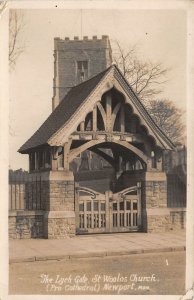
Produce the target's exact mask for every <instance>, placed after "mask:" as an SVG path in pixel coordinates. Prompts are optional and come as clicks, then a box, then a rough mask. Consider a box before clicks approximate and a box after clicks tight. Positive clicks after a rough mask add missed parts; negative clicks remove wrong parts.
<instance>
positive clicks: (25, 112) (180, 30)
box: [9, 9, 187, 170]
mask: <svg viewBox="0 0 194 300" xmlns="http://www.w3.org/2000/svg"><path fill="white" fill-rule="evenodd" d="M18 12H19V13H21V11H19V10H18ZM22 15H23V20H24V24H25V26H24V28H23V30H22V33H21V36H20V42H21V43H23V42H24V43H25V49H24V52H23V53H22V54H21V56H20V57H19V59H18V60H17V63H16V66H15V68H14V70H12V71H11V73H10V106H9V107H10V108H9V120H10V121H9V128H10V138H9V149H10V151H9V161H10V163H9V166H10V168H12V169H19V168H23V169H25V170H28V155H22V154H19V153H18V152H17V150H18V149H19V148H20V146H21V145H22V144H23V143H24V142H25V141H26V140H27V139H28V138H30V137H31V135H32V134H33V133H34V132H35V131H36V130H37V129H38V128H39V127H40V125H41V124H42V123H43V122H44V121H45V119H46V118H47V117H48V115H49V114H50V113H51V110H52V95H53V74H54V58H53V49H54V37H60V38H65V37H69V38H71V39H73V37H74V36H79V38H81V37H82V36H88V37H89V38H92V36H93V35H97V36H98V38H100V37H101V36H102V35H108V36H109V38H110V40H111V41H114V40H117V41H118V42H119V43H120V44H121V45H122V47H123V48H124V49H128V48H129V47H130V46H133V45H135V44H137V47H138V48H137V49H138V50H137V51H138V52H137V53H138V56H139V58H140V59H143V60H145V61H147V60H150V61H152V62H162V63H163V66H164V67H166V68H169V69H170V71H169V73H168V81H167V83H166V84H165V86H164V89H163V93H162V94H161V95H160V98H168V99H170V100H172V101H173V102H174V103H175V104H176V105H177V106H178V107H180V108H181V109H183V110H185V109H186V101H187V99H186V50H187V49H186V39H187V32H186V24H187V23H186V13H185V12H184V11H183V10H165V9H164V10H141V9H138V10H130V9H125V10H123V9H122V10H121V9H116V10H111V9H104V10H96V9H95V10H86V9H84V10H82V12H81V10H80V9H78V10H75V9H74V10H71V9H69V10H64V9H63V10H46V9H42V10H38V9H29V10H22ZM81 15H82V17H81ZM81 20H82V22H81ZM81 24H82V25H81Z"/></svg>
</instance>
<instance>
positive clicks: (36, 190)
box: [9, 173, 44, 210]
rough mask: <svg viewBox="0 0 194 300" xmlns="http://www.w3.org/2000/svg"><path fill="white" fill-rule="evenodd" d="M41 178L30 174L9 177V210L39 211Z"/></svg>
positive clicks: (40, 206) (40, 204) (41, 204)
mask: <svg viewBox="0 0 194 300" xmlns="http://www.w3.org/2000/svg"><path fill="white" fill-rule="evenodd" d="M41 187H42V182H41V176H36V177H34V176H33V175H31V174H28V173H24V174H17V173H16V174H10V175H9V210H41V209H43V208H44V207H43V203H42V192H41V191H42V188H41Z"/></svg>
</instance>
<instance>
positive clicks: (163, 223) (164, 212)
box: [142, 208, 186, 233]
mask: <svg viewBox="0 0 194 300" xmlns="http://www.w3.org/2000/svg"><path fill="white" fill-rule="evenodd" d="M142 222H143V224H146V227H144V231H145V232H149V233H151V232H152V233H160V232H167V231H170V230H175V231H176V230H180V229H185V227H186V209H185V208H182V209H180V208H173V209H171V208H166V209H164V208H163V209H159V210H158V209H148V210H147V211H146V213H145V211H144V213H143V216H142Z"/></svg>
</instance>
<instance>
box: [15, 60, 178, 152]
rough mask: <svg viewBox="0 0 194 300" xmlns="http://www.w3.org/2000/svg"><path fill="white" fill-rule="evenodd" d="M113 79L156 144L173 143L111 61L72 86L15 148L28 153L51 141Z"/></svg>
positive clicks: (167, 146)
mask: <svg viewBox="0 0 194 300" xmlns="http://www.w3.org/2000/svg"><path fill="white" fill-rule="evenodd" d="M115 81H116V82H117V83H119V84H120V86H122V88H123V90H124V91H125V92H126V93H127V95H129V98H130V104H131V106H132V107H133V108H135V109H136V111H137V112H138V115H139V117H140V119H143V121H144V124H146V125H147V127H148V129H151V133H152V135H153V137H154V138H155V139H156V141H158V142H159V145H160V146H161V147H162V148H163V149H173V148H174V145H173V143H172V142H171V141H170V139H169V138H168V137H167V136H166V135H165V134H164V133H163V132H162V131H161V130H160V128H159V127H158V126H157V125H156V123H155V122H154V121H153V119H152V118H151V116H150V115H149V113H148V112H147V110H146V109H145V107H144V105H143V104H142V102H141V101H140V100H139V98H138V96H137V95H136V94H135V92H134V91H133V90H132V88H131V86H130V85H129V83H128V82H127V80H126V79H125V78H124V76H123V75H122V73H121V72H120V70H119V69H118V67H117V66H115V65H112V66H110V67H109V68H107V69H106V70H105V71H103V72H101V73H99V74H97V75H96V76H94V77H92V78H91V79H89V80H87V81H84V82H82V83H81V84H79V85H77V86H75V87H72V88H71V90H70V91H69V93H68V94H67V95H66V96H65V98H64V99H63V100H62V101H61V102H60V104H59V105H58V106H57V107H56V109H55V110H54V111H53V112H52V113H51V114H50V116H49V117H48V118H47V119H46V121H45V122H44V123H43V124H42V125H41V127H40V128H39V129H38V130H37V131H36V132H35V133H34V134H33V135H32V136H31V137H30V138H29V139H28V140H27V141H26V142H25V143H24V144H23V145H22V146H21V147H20V149H19V150H18V152H20V153H29V152H30V150H32V149H33V148H36V147H39V146H42V145H45V144H49V145H54V144H53V139H54V137H55V136H56V134H58V132H59V131H60V130H62V129H64V128H65V127H66V126H68V124H69V125H70V124H72V123H74V122H72V121H73V119H74V120H76V114H79V112H80V109H81V108H82V106H83V105H85V104H86V102H87V101H90V99H91V97H92V96H93V95H94V94H96V93H98V91H99V90H100V88H101V86H102V89H103V87H104V86H110V88H112V87H113V86H114V82H115ZM110 82H112V83H113V86H112V87H111V85H110ZM86 110H87V109H86ZM70 120H71V122H70ZM73 131H74V130H73Z"/></svg>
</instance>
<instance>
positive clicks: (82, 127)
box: [80, 121, 85, 131]
mask: <svg viewBox="0 0 194 300" xmlns="http://www.w3.org/2000/svg"><path fill="white" fill-rule="evenodd" d="M84 130H85V121H82V122H81V123H80V131H84Z"/></svg>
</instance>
